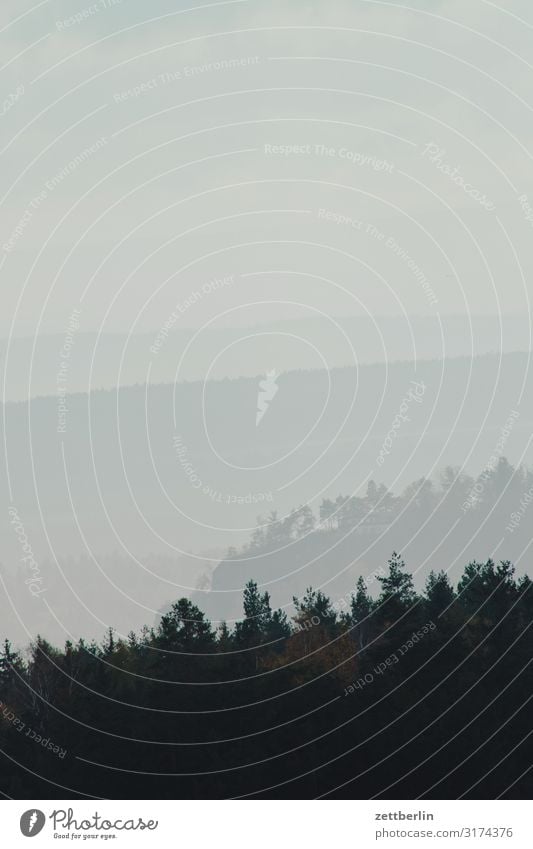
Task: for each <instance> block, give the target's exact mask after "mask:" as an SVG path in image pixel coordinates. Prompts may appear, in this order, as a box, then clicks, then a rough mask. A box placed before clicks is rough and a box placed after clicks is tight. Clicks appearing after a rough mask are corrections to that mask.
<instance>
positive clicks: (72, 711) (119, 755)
mask: <svg viewBox="0 0 533 849" xmlns="http://www.w3.org/2000/svg"><path fill="white" fill-rule="evenodd" d="M243 604H244V617H243V618H242V620H240V621H238V622H236V623H234V624H232V625H230V624H229V623H222V624H220V625H219V626H218V627H216V628H215V627H214V626H213V625H212V624H211V623H210V622H209V621H208V620H207V619H206V617H205V616H204V614H203V613H202V611H201V610H200V609H199V608H198V607H197V606H196V605H194V604H193V603H192V602H191V601H190V600H188V599H185V598H182V599H180V600H179V601H177V602H176V603H175V604H173V605H172V607H171V609H170V610H169V612H168V613H166V614H165V615H164V616H162V618H161V620H160V622H159V624H158V625H157V626H156V627H154V628H152V629H148V628H145V629H144V630H143V631H142V632H141V633H139V634H136V633H131V634H130V635H129V636H128V637H127V638H119V637H117V636H116V634H115V633H114V631H113V630H112V629H109V631H108V633H107V635H106V638H105V639H104V641H103V642H102V643H101V644H97V643H95V642H90V643H86V642H85V641H83V640H80V641H79V642H77V643H76V644H73V643H70V642H67V643H66V645H65V647H64V648H63V649H57V648H54V647H53V646H52V645H50V644H49V643H48V642H46V641H45V640H43V639H41V638H37V639H36V640H35V641H34V642H33V643H32V645H31V647H30V648H29V649H28V651H27V652H26V653H20V652H17V651H15V650H14V649H13V648H12V647H11V646H10V644H9V642H6V643H5V645H4V649H3V652H2V654H1V656H0V701H1V703H2V704H1V707H0V745H1V749H2V752H3V755H2V759H3V767H2V770H1V779H0V790H1V791H2V792H3V793H4V794H5V795H7V796H11V797H14V798H54V797H55V798H64V797H77V796H79V797H83V796H95V797H104V798H220V797H222V798H228V797H236V796H249V795H254V796H258V797H278V798H315V797H318V796H322V795H324V794H329V795H330V796H331V797H337V798H342V797H346V798H370V797H373V796H381V797H384V798H386V797H389V798H418V797H427V798H457V797H459V796H465V797H467V798H475V797H478V798H495V797H497V796H500V795H502V796H504V797H506V798H521V797H523V798H529V796H530V794H531V773H530V771H529V770H530V768H531V751H532V750H531V744H530V742H529V740H530V737H529V735H530V734H531V730H532V724H531V708H530V700H531V697H532V672H531V659H532V647H533V643H532V639H531V630H530V628H531V622H532V617H533V593H532V588H531V581H530V579H529V578H528V577H521V578H520V579H517V578H516V576H515V573H514V568H513V566H512V565H511V564H510V563H509V562H507V561H505V562H500V563H499V564H496V563H494V562H493V561H492V560H488V561H487V562H484V563H476V562H473V563H470V564H469V565H468V566H467V567H466V568H465V570H464V573H463V575H462V577H461V579H460V580H459V582H458V584H457V586H453V585H452V584H451V583H450V581H449V580H448V577H447V575H446V573H445V572H442V571H441V572H438V573H434V572H432V573H431V574H430V575H429V578H428V580H427V582H426V585H425V588H424V591H423V592H421V593H419V592H417V591H416V590H415V587H414V583H413V578H412V576H411V575H410V574H409V572H408V571H407V570H406V568H405V564H404V563H403V561H402V559H401V558H400V557H399V556H398V555H397V554H393V555H392V557H391V559H390V560H389V562H388V566H386V567H380V568H379V569H377V570H376V571H375V572H374V573H373V574H371V575H370V576H368V577H367V578H366V579H363V578H360V579H359V580H358V582H357V585H356V587H354V592H353V593H351V594H350V595H349V596H347V597H345V598H342V599H337V600H335V602H332V601H331V599H329V598H328V597H327V596H326V595H325V594H324V593H323V592H321V591H316V590H313V589H309V590H308V591H307V592H306V594H305V595H304V597H303V598H300V599H294V609H293V615H292V616H291V617H290V618H289V617H288V616H287V614H286V613H285V612H284V611H282V610H273V609H272V607H271V603H270V598H269V595H268V593H267V592H264V591H262V590H261V589H260V588H259V587H258V586H257V584H256V583H254V582H253V581H250V582H249V583H248V584H247V586H246V587H245V590H244V599H243Z"/></svg>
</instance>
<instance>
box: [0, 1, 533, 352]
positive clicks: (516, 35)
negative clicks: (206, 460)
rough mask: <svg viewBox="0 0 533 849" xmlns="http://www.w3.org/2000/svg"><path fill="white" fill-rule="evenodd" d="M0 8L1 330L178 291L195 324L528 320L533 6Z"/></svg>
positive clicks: (118, 317) (139, 306)
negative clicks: (386, 318) (372, 318)
mask: <svg viewBox="0 0 533 849" xmlns="http://www.w3.org/2000/svg"><path fill="white" fill-rule="evenodd" d="M0 15H1V17H0V30H1V32H0V38H1V39H2V58H3V67H2V69H1V73H0V86H1V99H2V102H3V107H2V110H3V114H2V115H1V116H0V155H1V156H2V159H3V163H4V167H3V168H2V169H1V171H0V193H1V196H0V227H1V230H0V232H1V240H0V241H1V246H0V262H1V263H2V265H1V267H0V276H1V280H2V292H3V309H2V312H1V315H0V335H1V336H2V337H4V338H5V337H8V336H9V335H13V336H33V335H36V334H40V333H61V332H63V331H64V329H65V327H66V326H67V324H68V320H69V316H70V314H71V313H72V310H74V309H79V310H80V313H81V319H80V322H81V325H82V327H83V330H85V331H95V332H103V333H105V332H115V333H116V332H120V333H126V334H129V333H138V332H141V331H144V332H145V331H154V332H157V331H158V330H159V329H160V328H161V327H162V326H164V324H165V322H166V321H167V320H168V318H169V316H171V315H172V313H173V312H175V311H176V309H177V310H178V312H179V315H180V318H179V321H181V324H182V325H183V326H185V327H203V326H204V325H205V324H206V322H212V321H214V322H216V323H217V326H228V325H229V326H234V325H237V326H253V325H255V324H256V323H258V322H261V321H265V320H270V319H273V318H279V317H287V318H302V317H305V316H306V315H310V314H312V315H316V314H323V315H327V316H337V317H338V316H344V315H377V314H379V315H392V316H394V315H397V316H400V317H406V316H407V317H409V316H414V315H427V316H429V317H432V318H435V321H436V322H437V323H438V317H439V316H440V315H445V314H459V315H465V314H472V315H474V314H489V315H499V314H501V313H506V314H508V313H512V314H516V315H518V316H523V317H524V321H529V317H530V314H531V309H530V303H529V294H530V293H529V289H530V285H531V284H530V282H529V281H530V279H531V255H530V254H531V250H530V243H531V238H530V236H531V227H532V226H533V225H532V222H531V221H529V220H528V215H529V217H530V218H532V219H533V212H529V211H528V210H529V209H530V208H531V209H533V185H532V178H531V174H532V173H533V171H532V169H531V156H532V154H531V150H532V145H531V142H532V138H531V127H532V122H531V109H532V104H531V94H530V93H531V90H532V87H531V75H532V73H533V68H532V66H531V64H530V62H529V58H531V57H530V55H529V52H530V51H529V43H530V39H531V29H532V27H533V15H532V12H531V9H530V8H529V6H528V4H527V3H525V2H507V3H505V4H497V3H489V2H484V0H479V2H477V1H476V2H472V3H468V4H465V3H464V2H424V3H420V2H419V3H412V4H400V3H384V2H367V0H365V2H361V1H360V0H359V1H358V2H349V3H348V2H337V0H334V2H328V3H327V4H324V3H319V2H316V3H313V4H309V3H300V2H296V3H291V4H290V5H289V6H287V4H286V3H282V2H268V3H265V2H257V0H239V2H229V3H224V2H222V3H192V2H190V3H183V4H181V3H180V4H178V5H177V4H176V3H165V2H155V3H153V2H151V3H150V4H146V3H143V2H135V0H121V2H112V0H105V2H104V0H99V2H96V3H90V2H85V0H81V2H61V3H60V2H53V0H50V2H41V3H33V4H32V3H26V2H23V3H21V2H20V0H16V1H15V0H14V1H13V2H11V0H8V2H3V4H2V11H1V13H0ZM72 163H74V164H72ZM528 204H530V207H529V206H528ZM231 275H233V278H234V282H233V284H232V285H230V286H225V287H222V288H217V287H213V286H211V283H212V281H213V280H223V279H225V278H227V277H228V276H231ZM210 286H211V289H209V287H210ZM202 287H205V291H207V290H208V289H209V294H208V295H206V296H205V297H201V298H198V299H197V302H196V303H195V304H194V305H193V306H191V307H190V308H189V307H186V309H183V304H184V303H186V302H188V300H189V299H190V298H191V296H193V297H194V293H195V292H198V291H199V290H200V291H204V290H203V289H202ZM245 305H246V306H245ZM178 326H179V325H178Z"/></svg>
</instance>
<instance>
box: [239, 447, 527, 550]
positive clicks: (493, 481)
mask: <svg viewBox="0 0 533 849" xmlns="http://www.w3.org/2000/svg"><path fill="white" fill-rule="evenodd" d="M532 501H533V471H531V470H530V469H528V468H527V467H526V466H519V467H517V468H515V467H514V466H512V465H511V463H509V461H508V460H507V458H506V457H502V456H497V455H496V456H494V457H492V458H491V460H490V462H489V463H488V464H487V466H486V467H485V468H484V469H483V470H482V471H481V472H480V474H479V475H477V477H473V476H471V475H468V474H465V473H464V472H462V471H461V470H460V469H459V468H454V467H452V466H447V467H446V468H445V469H444V470H443V471H442V473H441V474H440V475H439V477H438V478H437V479H436V480H432V479H430V478H420V479H418V480H415V481H413V482H412V483H410V484H409V485H408V486H407V487H406V488H405V489H404V490H403V492H401V493H398V494H395V493H393V492H391V490H389V489H387V487H386V486H385V485H384V484H382V483H376V482H375V481H373V480H370V481H368V483H367V486H366V492H365V493H364V494H363V495H338V496H337V497H336V498H335V499H330V498H325V499H323V501H322V502H321V504H320V507H319V508H318V511H317V514H315V513H314V512H313V510H312V509H311V507H310V506H309V505H303V506H301V507H299V508H298V509H294V510H292V511H291V512H290V513H289V514H288V515H287V516H286V517H284V518H283V519H279V518H278V515H277V513H276V512H275V511H273V512H271V513H270V514H269V515H268V516H267V517H263V516H259V517H258V521H257V529H256V530H255V532H254V533H253V534H252V536H251V539H250V542H249V543H248V544H247V545H246V546H244V549H243V552H244V553H246V552H249V551H264V550H268V549H273V548H275V547H277V546H279V545H286V544H287V543H288V542H290V541H292V540H296V539H300V538H302V537H304V536H306V535H307V534H309V533H310V532H313V531H315V532H322V533H330V532H336V531H341V532H350V531H353V530H356V531H357V530H359V531H360V532H361V533H367V532H370V531H375V532H376V533H380V532H383V531H384V530H386V529H387V528H388V527H389V526H390V525H391V524H392V523H394V522H395V520H397V519H399V518H401V521H402V525H403V526H404V527H405V525H406V524H407V523H409V522H410V521H411V520H412V521H414V522H420V520H421V517H422V516H432V517H434V518H435V519H437V520H439V521H440V522H441V523H442V522H446V521H447V520H449V521H450V522H452V521H453V522H456V521H457V519H458V518H459V519H463V518H464V517H465V516H469V517H470V518H471V519H472V520H473V522H474V523H475V524H477V525H479V523H480V522H481V521H482V520H483V518H484V517H485V516H487V515H488V514H489V513H490V515H491V522H492V524H495V523H496V524H497V529H498V533H507V534H513V533H515V532H516V531H517V530H518V528H519V526H520V523H521V521H522V518H523V517H524V516H525V513H526V511H527V509H528V507H529V505H530V504H531V502H532ZM389 550H390V549H389ZM231 553H232V554H235V550H234V549H233V550H232V552H230V554H231Z"/></svg>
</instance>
